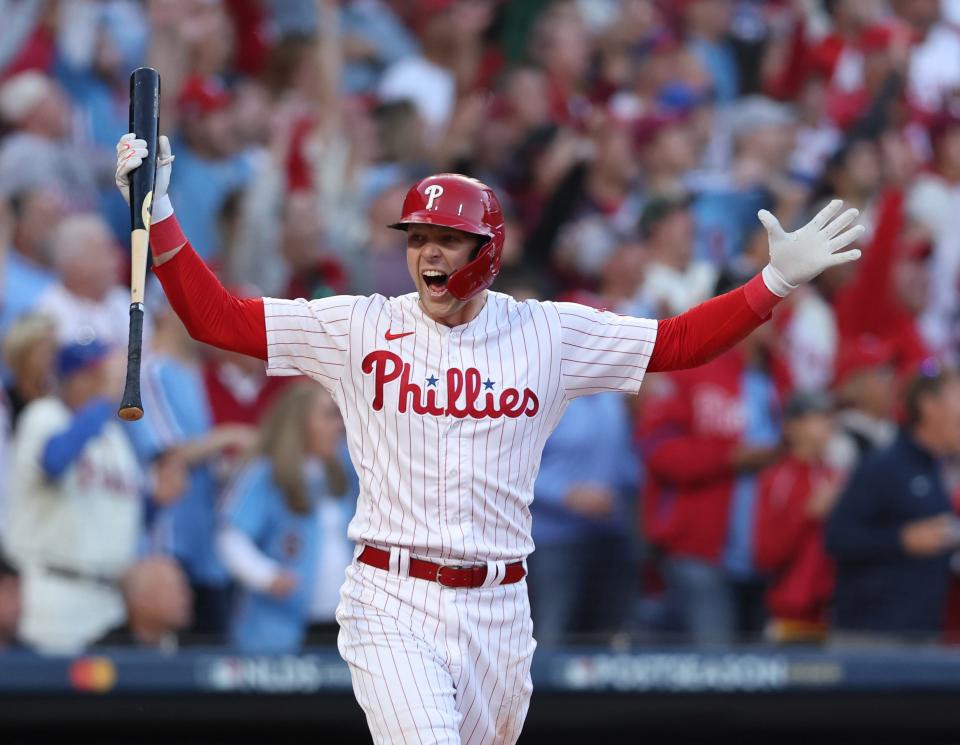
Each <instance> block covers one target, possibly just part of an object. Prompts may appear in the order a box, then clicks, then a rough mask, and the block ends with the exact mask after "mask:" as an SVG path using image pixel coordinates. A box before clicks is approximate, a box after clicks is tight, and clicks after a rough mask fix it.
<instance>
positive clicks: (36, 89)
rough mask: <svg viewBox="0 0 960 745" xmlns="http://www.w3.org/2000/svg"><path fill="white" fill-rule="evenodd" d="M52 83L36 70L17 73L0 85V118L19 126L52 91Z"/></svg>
mask: <svg viewBox="0 0 960 745" xmlns="http://www.w3.org/2000/svg"><path fill="white" fill-rule="evenodd" d="M53 85H54V84H53V81H52V80H51V79H50V78H49V77H47V76H46V75H44V74H43V73H42V72H37V71H36V70H26V71H24V72H21V73H17V74H16V75H14V76H13V77H11V78H9V79H8V80H6V81H5V82H4V83H3V85H0V118H2V119H3V121H4V122H6V123H7V124H19V123H20V122H21V121H22V120H23V118H24V117H25V116H26V115H27V114H29V113H30V111H31V110H32V109H33V108H34V107H35V106H37V104H39V103H40V102H41V101H42V100H43V99H44V98H45V97H46V96H47V94H49V93H50V92H52V90H53Z"/></svg>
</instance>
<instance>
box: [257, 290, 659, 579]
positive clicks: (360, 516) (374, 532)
mask: <svg viewBox="0 0 960 745" xmlns="http://www.w3.org/2000/svg"><path fill="white" fill-rule="evenodd" d="M264 308H265V316H266V327H267V345H268V372H269V373H270V374H272V375H295V374H305V375H309V376H311V377H313V378H315V379H316V380H318V381H319V382H320V383H321V384H323V385H324V386H325V387H326V388H327V389H328V390H329V391H330V393H331V394H332V395H333V396H334V398H335V399H336V401H337V403H338V405H339V406H340V409H341V411H342V413H343V416H344V422H345V425H346V429H347V439H348V445H349V448H350V455H351V458H352V459H353V463H354V466H355V467H356V469H357V473H358V474H360V479H361V484H360V499H359V502H358V505H357V513H356V516H355V517H354V519H353V521H352V522H351V524H350V538H351V539H352V540H353V541H355V542H357V543H370V544H373V545H378V546H382V547H387V548H389V547H391V546H399V547H402V548H406V549H408V550H409V551H410V553H411V555H413V556H423V557H430V558H434V559H441V560H443V559H447V560H450V561H452V562H456V563H466V562H476V563H482V562H485V561H508V562H509V561H516V560H517V559H520V558H523V557H525V556H527V555H528V554H529V553H530V552H531V551H532V550H533V542H532V540H531V538H530V511H529V505H530V502H531V500H532V498H533V482H534V480H535V478H536V474H537V470H538V468H539V465H540V454H541V452H542V450H543V445H544V443H545V442H546V440H547V437H549V435H550V433H551V432H552V431H553V428H554V427H555V426H556V424H557V422H558V421H559V420H560V416H561V415H562V414H563V410H564V408H565V407H566V405H567V402H568V401H569V400H570V399H572V398H575V397H577V396H582V395H585V394H589V393H595V392H599V391H608V390H617V391H626V392H631V393H636V391H637V390H638V389H639V387H640V383H641V381H642V380H643V374H644V370H645V369H646V363H647V361H648V360H649V358H650V353H651V352H652V350H653V342H654V338H655V336H656V322H655V321H648V320H643V319H635V318H628V317H624V316H617V315H615V314H612V313H604V312H600V311H596V310H594V309H592V308H588V307H586V306H582V305H576V304H574V303H538V302H535V301H528V302H525V303H518V302H516V301H515V300H513V298H511V297H509V296H507V295H503V294H501V293H496V292H488V294H487V302H486V303H485V305H484V307H483V310H481V312H480V314H479V315H478V316H477V317H476V318H474V319H473V320H472V321H471V322H470V323H467V324H464V325H462V326H457V327H455V328H448V327H446V326H442V325H439V324H437V323H436V322H434V321H433V320H431V319H429V318H428V317H427V316H425V315H424V314H423V312H422V311H421V310H420V307H419V304H418V303H417V296H416V294H415V293H411V294H410V295H404V296H402V297H399V298H390V299H388V298H385V297H383V296H380V295H374V296H372V297H353V296H338V297H332V298H325V299H323V300H313V301H310V302H307V301H305V300H295V301H289V300H273V299H269V298H267V299H265V300H264ZM388 331H389V332H390V333H391V335H393V334H400V333H403V334H407V333H408V332H412V333H409V335H405V336H403V337H401V338H393V339H390V340H388V339H387V338H386V335H387V332H388ZM471 386H473V388H471ZM475 389H476V390H475Z"/></svg>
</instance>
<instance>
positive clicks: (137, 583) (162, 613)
mask: <svg viewBox="0 0 960 745" xmlns="http://www.w3.org/2000/svg"><path fill="white" fill-rule="evenodd" d="M124 594H125V597H126V601H127V615H128V617H129V620H130V627H131V629H132V630H133V632H134V633H135V634H136V635H137V636H138V638H140V639H141V640H142V641H145V642H147V643H150V642H152V641H159V640H160V638H161V637H162V636H163V635H165V634H168V633H171V632H176V631H181V630H183V629H185V628H186V627H187V626H189V625H190V622H191V620H192V616H193V609H192V604H193V597H192V595H191V593H190V586H189V585H188V584H187V580H186V577H185V576H184V573H183V570H181V569H180V567H179V566H178V565H177V563H176V562H175V561H173V559H170V558H169V557H166V556H150V557H148V558H146V559H142V560H141V561H139V562H138V563H137V564H135V565H134V566H133V567H132V568H131V569H130V570H129V572H128V573H127V575H126V577H125V578H124Z"/></svg>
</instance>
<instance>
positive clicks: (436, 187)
mask: <svg viewBox="0 0 960 745" xmlns="http://www.w3.org/2000/svg"><path fill="white" fill-rule="evenodd" d="M424 191H425V192H426V194H427V196H428V197H430V198H429V199H428V200H427V209H428V210H432V209H433V203H434V202H435V201H437V200H438V199H439V198H440V197H442V196H443V187H442V186H440V184H430V186H428V187H427V188H426V189H424Z"/></svg>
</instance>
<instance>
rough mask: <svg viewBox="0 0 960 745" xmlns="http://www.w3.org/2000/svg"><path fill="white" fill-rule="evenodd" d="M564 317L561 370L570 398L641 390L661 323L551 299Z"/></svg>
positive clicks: (561, 330)
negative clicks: (607, 392)
mask: <svg viewBox="0 0 960 745" xmlns="http://www.w3.org/2000/svg"><path fill="white" fill-rule="evenodd" d="M552 305H553V306H554V308H555V309H556V311H557V314H558V316H559V319H560V351H561V366H560V369H561V375H562V378H563V386H564V389H565V390H566V393H567V397H568V398H571V399H573V398H578V397H579V396H585V395H589V394H591V393H600V392H602V391H620V392H624V393H633V394H635V393H637V391H639V390H640V384H641V383H642V382H643V376H644V373H645V372H646V370H647V363H648V362H649V361H650V355H651V354H652V353H653V346H654V342H655V341H656V338H657V322H656V321H653V320H649V319H646V318H633V317H631V316H620V315H617V314H616V313H611V312H609V311H602V310H596V309H595V308H591V307H589V306H586V305H579V304H577V303H552Z"/></svg>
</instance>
